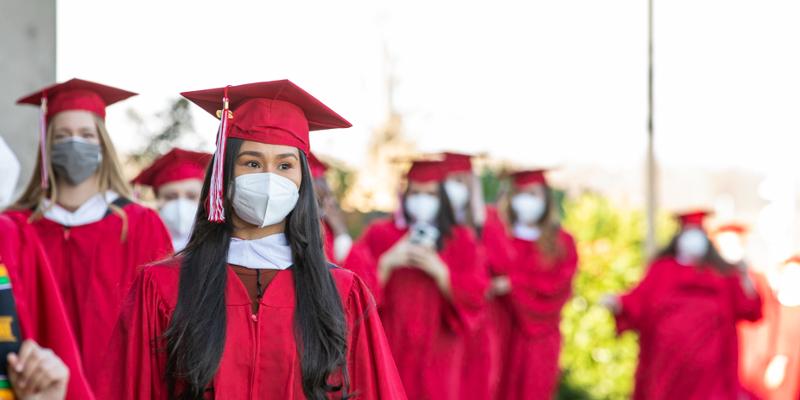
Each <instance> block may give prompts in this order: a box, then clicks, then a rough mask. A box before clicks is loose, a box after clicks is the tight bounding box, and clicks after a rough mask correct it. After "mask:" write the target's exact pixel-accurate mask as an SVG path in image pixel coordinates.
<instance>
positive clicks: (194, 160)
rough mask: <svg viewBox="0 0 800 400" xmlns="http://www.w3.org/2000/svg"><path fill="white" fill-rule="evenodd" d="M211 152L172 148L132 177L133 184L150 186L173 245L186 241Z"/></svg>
mask: <svg viewBox="0 0 800 400" xmlns="http://www.w3.org/2000/svg"><path fill="white" fill-rule="evenodd" d="M210 160H211V154H208V153H200V152H196V151H189V150H183V149H172V150H170V151H169V152H168V153H167V154H164V155H163V156H161V157H159V158H158V159H157V160H156V161H154V162H153V164H152V165H150V166H149V167H147V168H146V169H144V170H143V171H142V172H141V173H139V176H137V177H136V178H134V179H133V181H132V182H133V183H134V184H138V185H146V186H150V187H152V188H153V191H154V192H155V195H156V200H157V201H158V213H159V215H161V219H162V220H163V221H164V224H165V225H166V226H167V229H168V230H169V233H170V235H171V236H172V247H173V248H174V249H175V251H176V252H179V251H181V250H183V248H184V247H186V243H188V242H189V234H190V233H191V232H192V225H193V224H194V218H195V214H197V205H198V204H199V203H200V191H201V190H202V189H203V177H204V176H205V173H206V172H205V170H206V167H207V166H208V163H209V161H210Z"/></svg>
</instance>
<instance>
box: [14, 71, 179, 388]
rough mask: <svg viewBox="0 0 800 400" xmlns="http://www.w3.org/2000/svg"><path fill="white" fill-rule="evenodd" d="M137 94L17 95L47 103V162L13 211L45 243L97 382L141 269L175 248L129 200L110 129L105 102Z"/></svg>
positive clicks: (71, 91)
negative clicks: (125, 300)
mask: <svg viewBox="0 0 800 400" xmlns="http://www.w3.org/2000/svg"><path fill="white" fill-rule="evenodd" d="M132 95H134V94H133V93H131V92H127V91H124V90H120V89H116V88H112V87H108V86H105V85H100V84H97V83H93V82H88V81H83V80H79V79H72V80H70V81H67V82H64V83H61V84H57V85H53V86H50V87H47V88H45V89H42V90H40V91H37V92H36V93H34V94H32V95H30V96H28V97H25V98H23V99H20V100H19V103H22V104H36V105H40V106H41V110H42V115H41V129H40V141H41V146H40V149H39V156H38V157H39V161H40V162H39V163H37V166H36V168H35V170H34V173H33V176H32V177H31V180H30V182H29V183H28V185H27V187H26V189H25V191H24V192H23V194H22V196H21V197H20V198H19V199H18V200H17V201H16V203H15V204H13V205H12V207H11V210H12V211H7V213H8V214H9V215H10V216H12V217H13V218H14V219H15V220H17V221H23V222H26V223H29V224H30V225H32V226H33V228H34V230H35V231H36V233H37V235H38V237H39V240H40V241H41V243H42V246H43V247H44V248H45V249H46V250H47V251H46V254H47V256H48V259H49V262H50V267H51V269H52V271H53V276H54V277H55V279H56V282H57V283H58V287H59V290H60V293H61V298H62V300H63V303H64V308H65V310H66V312H67V318H68V320H69V322H70V324H71V326H72V329H73V332H74V334H75V337H76V340H77V344H78V349H79V350H80V353H81V359H82V362H83V367H84V370H85V372H86V375H87V378H88V379H89V383H90V384H92V386H93V387H94V386H95V385H94V382H95V380H96V377H97V375H98V374H102V373H103V371H102V370H101V366H100V364H101V360H102V357H103V355H104V349H105V347H106V345H107V344H108V339H109V337H110V334H111V330H112V329H113V328H114V324H115V323H116V321H117V318H118V316H119V307H120V304H121V302H122V299H123V298H124V296H125V294H126V293H127V291H128V288H129V287H130V284H131V283H132V282H133V278H134V276H135V274H136V272H137V271H138V269H139V267H140V266H142V265H144V264H147V263H150V262H153V261H157V260H160V259H162V258H164V257H165V256H167V255H169V254H171V253H172V246H171V244H170V239H169V234H168V233H167V231H166V229H165V228H164V224H163V223H162V222H161V219H160V218H159V217H158V214H156V213H155V212H154V211H153V210H150V209H149V208H145V207H143V206H140V205H138V204H136V203H134V202H132V201H131V200H130V199H131V191H130V187H129V185H128V184H127V182H126V181H125V180H124V178H123V176H122V170H121V168H120V164H119V161H118V159H117V155H116V152H115V150H114V146H113V144H112V143H111V140H110V138H109V135H108V132H107V131H106V127H105V122H104V117H105V107H106V106H107V105H110V104H113V103H116V102H118V101H121V100H123V99H126V98H128V97H130V96H132Z"/></svg>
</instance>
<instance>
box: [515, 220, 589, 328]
mask: <svg viewBox="0 0 800 400" xmlns="http://www.w3.org/2000/svg"><path fill="white" fill-rule="evenodd" d="M559 246H560V247H561V255H560V256H559V257H558V258H557V259H555V260H553V261H549V262H548V261H543V260H541V256H539V257H537V258H536V260H537V262H548V263H550V265H549V266H548V267H546V268H543V267H541V266H535V267H532V266H523V267H521V268H515V269H514V270H513V271H512V273H511V275H510V276H511V294H510V296H511V297H510V298H511V303H512V305H513V307H514V308H515V311H516V312H515V315H517V316H520V317H522V319H523V321H528V322H533V323H536V322H540V321H542V320H550V319H558V318H559V317H560V315H561V309H562V308H563V306H564V304H565V303H566V302H567V300H569V297H570V295H571V294H572V278H573V277H574V276H575V271H576V269H577V265H578V255H577V251H576V249H575V243H574V241H573V239H572V238H571V237H570V236H569V235H567V234H564V233H562V234H560V237H559ZM520 262H526V261H525V260H520ZM528 262H530V261H528Z"/></svg>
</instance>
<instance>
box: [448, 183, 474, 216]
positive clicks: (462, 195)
mask: <svg viewBox="0 0 800 400" xmlns="http://www.w3.org/2000/svg"><path fill="white" fill-rule="evenodd" d="M444 190H445V192H447V198H448V199H449V200H450V205H452V206H453V209H454V210H463V209H464V208H465V207H466V206H467V202H469V188H468V187H467V185H465V184H463V183H461V182H457V181H451V180H448V181H445V182H444Z"/></svg>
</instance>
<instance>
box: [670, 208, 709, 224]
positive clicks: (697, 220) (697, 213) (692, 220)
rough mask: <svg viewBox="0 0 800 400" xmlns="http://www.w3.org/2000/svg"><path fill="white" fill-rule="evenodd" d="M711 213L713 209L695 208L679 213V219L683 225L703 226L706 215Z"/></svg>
mask: <svg viewBox="0 0 800 400" xmlns="http://www.w3.org/2000/svg"><path fill="white" fill-rule="evenodd" d="M709 215H711V211H708V210H694V211H688V212H685V213H681V214H678V215H677V218H678V221H680V223H681V226H683V227H687V226H700V227H702V226H703V222H704V221H705V219H706V217H708V216H709Z"/></svg>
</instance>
